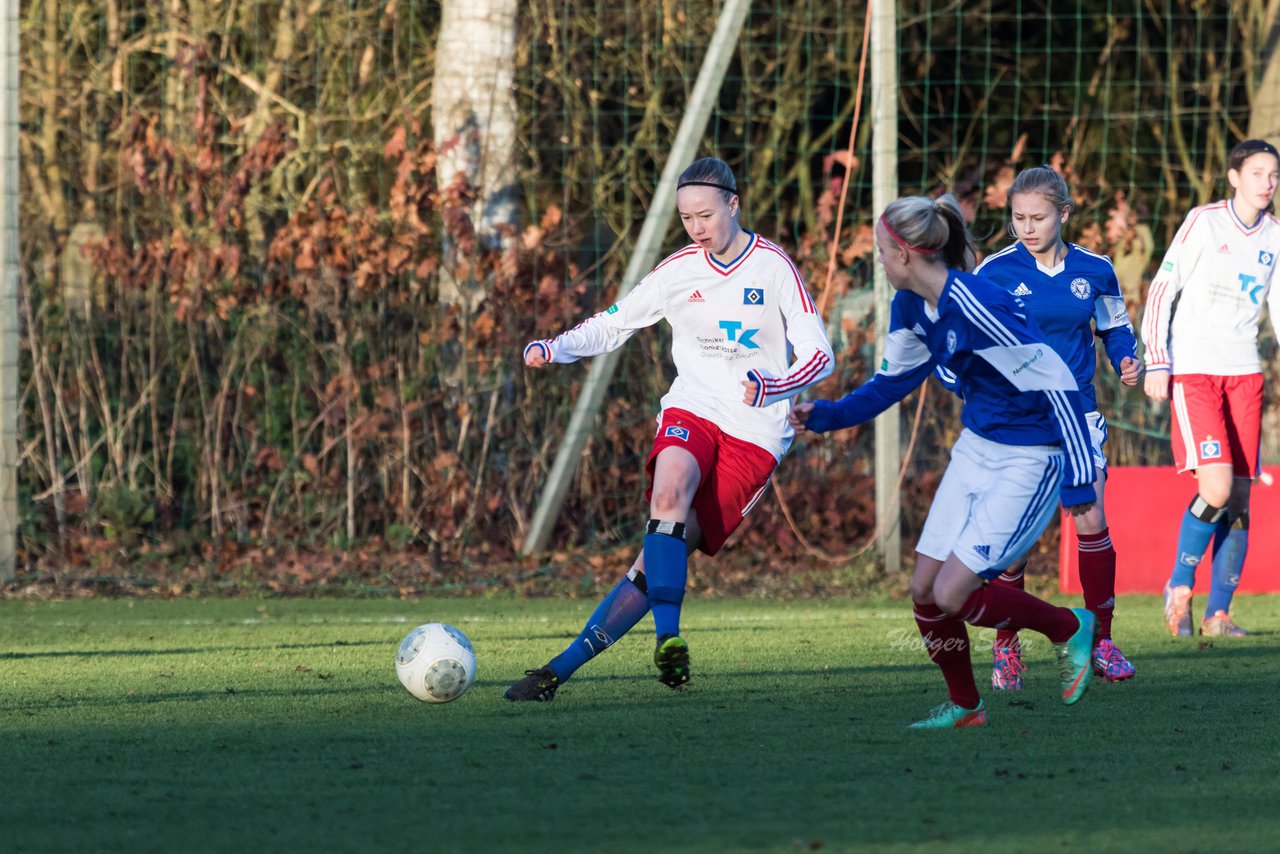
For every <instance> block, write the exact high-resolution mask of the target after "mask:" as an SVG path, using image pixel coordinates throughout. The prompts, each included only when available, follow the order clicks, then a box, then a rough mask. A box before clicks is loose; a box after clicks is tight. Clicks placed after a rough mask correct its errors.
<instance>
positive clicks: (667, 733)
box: [0, 597, 1280, 852]
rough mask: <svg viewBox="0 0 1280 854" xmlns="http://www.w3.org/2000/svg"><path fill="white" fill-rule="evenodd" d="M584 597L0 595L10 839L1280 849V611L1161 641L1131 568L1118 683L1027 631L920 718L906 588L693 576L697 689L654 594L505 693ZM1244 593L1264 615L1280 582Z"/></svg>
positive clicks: (938, 693)
mask: <svg viewBox="0 0 1280 854" xmlns="http://www.w3.org/2000/svg"><path fill="white" fill-rule="evenodd" d="M591 604H592V603H589V602H569V601H529V602H521V601H514V600H494V599H483V600H456V599H450V600H440V601H432V602H416V603H409V602H398V601H385V602H384V601H373V602H370V601H338V600H328V601H295V600H269V601H265V602H264V601H257V602H253V601H245V600H233V601H228V600H212V601H211V600H204V601H172V602H162V601H68V602H38V603H24V602H14V601H7V602H0V781H2V783H3V786H2V788H3V793H2V794H0V828H3V831H2V832H3V838H4V839H5V840H6V841H5V842H4V843H0V847H4V848H6V850H11V851H90V850H94V851H97V850H104V851H106V850H129V851H151V850H154V851H189V850H195V851H205V850H209V851H214V850H216V851H248V850H324V851H328V850H350V851H357V850H359V851H373V850H377V851H398V850H403V851H409V850H413V851H433V852H434V851H469V852H470V851H565V852H577V851H584V852H585V851H650V850H651V851H725V850H747V849H751V850H770V851H793V850H810V849H814V848H821V849H822V850H830V851H843V850H853V849H857V850H907V849H916V848H924V847H926V846H932V845H934V844H936V843H939V842H945V843H950V845H951V846H952V847H954V848H957V849H961V850H973V851H978V850H982V851H989V850H1010V851H1025V850H1037V849H1045V848H1053V849H1068V850H1089V851H1095V850H1116V851H1133V850H1149V849H1162V850H1167V851H1196V850H1201V851H1210V850H1212V851H1219V850H1267V849H1272V850H1274V849H1276V848H1280V810H1278V809H1277V808H1276V804H1275V780H1276V779H1277V778H1278V777H1280V738H1278V737H1277V734H1276V733H1277V730H1276V723H1277V715H1276V707H1277V702H1276V701H1277V694H1278V691H1280V687H1278V686H1280V654H1278V653H1280V649H1278V647H1280V634H1277V633H1276V632H1275V631H1274V630H1272V631H1270V632H1267V633H1260V634H1258V635H1255V636H1254V637H1250V638H1247V639H1243V640H1239V641H1228V640H1218V641H1215V642H1213V643H1207V642H1201V641H1200V640H1199V639H1181V640H1176V639H1173V638H1170V637H1168V636H1167V635H1165V634H1164V632H1163V630H1162V629H1161V628H1160V625H1159V624H1160V615H1159V606H1158V603H1157V602H1156V601H1155V600H1154V599H1153V598H1124V599H1122V600H1121V602H1120V607H1119V614H1120V617H1119V618H1118V621H1117V633H1116V637H1117V641H1118V642H1119V643H1120V644H1121V646H1122V648H1124V649H1125V651H1126V652H1127V653H1129V655H1130V657H1131V658H1132V659H1133V660H1134V661H1135V663H1136V665H1137V667H1138V677H1137V679H1135V680H1134V681H1133V682H1131V683H1127V684H1121V685H1107V684H1098V683H1095V684H1094V686H1093V687H1091V688H1090V691H1089V693H1088V695H1087V696H1086V697H1085V699H1084V700H1083V701H1082V702H1081V703H1079V704H1078V705H1076V706H1073V707H1070V708H1068V707H1064V706H1063V705H1062V704H1061V703H1060V702H1058V700H1057V699H1056V697H1057V695H1056V667H1055V666H1054V664H1053V663H1052V661H1051V650H1050V648H1049V646H1048V644H1047V643H1045V642H1044V641H1043V639H1040V638H1039V637H1038V636H1032V637H1031V638H1030V642H1029V647H1030V648H1029V649H1028V654H1027V657H1028V663H1029V668H1028V672H1027V689H1026V690H1025V691H1023V692H1022V694H1021V695H1019V696H1013V697H1010V696H1005V695H996V694H993V693H991V692H989V691H986V692H984V694H985V696H986V701H987V704H988V707H989V709H990V717H991V726H990V727H989V728H988V729H987V730H984V731H948V732H936V733H918V732H908V731H907V730H906V729H904V726H905V724H907V723H909V722H910V721H912V720H914V719H916V718H918V717H919V716H921V715H923V714H924V713H925V712H926V711H928V709H929V708H930V707H931V706H933V705H934V704H936V703H937V702H939V701H941V700H942V699H943V697H944V694H943V690H942V684H941V678H940V677H939V675H938V674H937V672H936V670H935V669H934V668H933V667H932V665H930V664H928V662H927V660H926V659H925V658H924V654H923V652H922V651H919V650H918V649H917V647H916V646H915V645H914V644H913V643H911V641H912V639H913V638H915V629H914V624H913V622H912V621H911V618H910V613H909V606H908V605H906V604H904V603H901V602H885V603H880V604H875V605H869V604H865V603H854V602H849V601H825V602H816V601H815V602H803V601H801V602H784V603H779V602H762V601H700V600H690V601H688V603H687V605H686V609H685V621H684V635H685V637H686V638H687V639H688V640H689V643H690V648H691V650H692V655H693V668H694V670H693V672H694V682H693V685H692V687H691V689H690V690H688V691H687V692H684V693H680V694H677V693H673V692H671V691H669V690H668V689H666V688H664V687H663V686H661V685H660V684H658V682H657V681H656V679H655V673H656V671H655V670H654V668H653V666H652V663H651V661H650V657H651V655H652V640H651V623H650V622H649V621H647V620H646V621H645V622H643V623H641V625H640V626H639V627H637V630H636V631H635V632H634V633H633V634H632V635H631V636H628V637H626V638H623V639H622V641H620V642H619V644H618V645H617V646H616V647H615V648H614V649H613V650H611V651H610V652H609V653H607V654H606V655H605V656H603V657H602V658H601V659H599V660H597V661H595V662H593V663H592V664H590V665H588V666H587V668H585V669H584V670H583V671H582V672H581V673H580V674H579V676H578V677H577V678H575V679H573V680H572V681H571V682H569V683H568V684H567V685H566V686H565V687H563V688H561V690H560V694H559V696H558V697H557V698H556V700H555V701H554V702H552V703H541V704H532V703H531V704H511V703H506V702H504V701H502V700H501V699H500V694H501V692H502V690H503V689H504V688H505V687H506V685H507V684H508V683H509V682H510V681H512V680H513V679H514V678H515V677H517V676H519V675H520V673H521V671H522V670H523V669H524V668H526V667H533V666H536V665H540V664H542V663H543V662H544V661H546V660H547V658H548V657H549V656H550V655H551V654H553V653H554V652H557V651H559V649H561V648H562V647H563V645H564V644H565V643H567V642H568V640H569V639H570V638H571V637H572V635H573V634H575V633H576V632H577V629H578V628H579V626H580V623H581V621H582V620H583V619H584V618H585V616H586V614H587V613H588V612H589V610H590V606H591ZM1236 610H1237V612H1238V615H1239V619H1240V621H1241V622H1242V623H1243V624H1244V625H1246V626H1248V627H1255V628H1258V629H1266V628H1267V627H1272V626H1277V625H1280V597H1270V598H1262V597H1241V600H1240V602H1239V603H1238V607H1237V609H1236ZM428 620H441V621H446V622H451V623H453V624H455V625H457V626H459V627H460V628H462V629H463V630H464V631H465V632H467V633H468V635H469V636H470V637H471V639H472V641H473V642H474V643H475V645H476V648H477V651H478V656H479V668H480V674H479V680H478V681H477V683H476V685H475V686H474V687H473V688H472V690H471V691H470V693H468V694H467V695H466V696H464V697H463V698H462V699H460V700H458V701H456V702H454V703H451V704H448V705H443V706H428V705H425V704H421V703H419V702H417V701H416V700H413V699H412V698H411V697H410V696H409V695H408V694H407V693H405V692H404V691H403V689H401V687H400V685H399V684H398V683H397V682H396V679H395V675H394V672H393V659H394V655H395V649H396V646H397V644H398V642H399V640H400V638H401V637H402V636H403V635H404V634H405V632H406V631H407V630H408V629H409V628H410V627H411V626H413V625H415V624H416V623H419V622H426V621H428ZM1037 641H1039V643H1037ZM987 649H988V646H987V645H986V644H980V645H979V651H978V652H977V653H976V654H975V659H976V661H977V663H978V665H979V666H978V677H979V680H980V682H979V684H980V685H982V684H984V683H985V680H986V678H987V673H988V671H987V669H986V668H987V666H988V665H989V661H990V659H989V656H988V653H987V652H986V650H987Z"/></svg>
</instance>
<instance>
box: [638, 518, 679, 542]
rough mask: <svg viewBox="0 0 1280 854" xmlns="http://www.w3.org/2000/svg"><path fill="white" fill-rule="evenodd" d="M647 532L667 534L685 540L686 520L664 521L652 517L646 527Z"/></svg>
mask: <svg viewBox="0 0 1280 854" xmlns="http://www.w3.org/2000/svg"><path fill="white" fill-rule="evenodd" d="M644 532H645V533H646V534H666V535H667V536H668V537H675V538H676V539H677V540H679V541H680V542H684V522H664V521H663V520H661V519H650V520H649V524H648V525H647V526H646V527H645V530H644Z"/></svg>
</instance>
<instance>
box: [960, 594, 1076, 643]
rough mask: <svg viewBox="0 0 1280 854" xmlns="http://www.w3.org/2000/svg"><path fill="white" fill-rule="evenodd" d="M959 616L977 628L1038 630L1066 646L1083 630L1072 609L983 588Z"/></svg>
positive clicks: (1029, 596) (966, 604)
mask: <svg viewBox="0 0 1280 854" xmlns="http://www.w3.org/2000/svg"><path fill="white" fill-rule="evenodd" d="M956 617H958V618H959V619H961V620H964V621H965V622H966V623H971V624H973V625H975V626H982V627H984V628H989V629H995V628H1002V629H1009V630H1010V631H1015V632H1016V631H1018V630H1019V629H1034V630H1035V631H1037V632H1040V634H1042V635H1045V636H1046V637H1048V638H1049V640H1050V641H1052V642H1053V643H1065V642H1066V641H1068V640H1070V639H1071V636H1072V635H1074V634H1075V633H1076V631H1077V630H1078V629H1079V628H1080V621H1079V620H1078V619H1076V615H1075V614H1073V613H1071V609H1070V608H1059V607H1058V606H1057V605H1050V604H1049V603H1048V602H1046V601H1044V600H1043V599H1037V598H1036V597H1034V596H1032V595H1031V594H1030V593H1027V592H1026V591H1025V590H1017V589H1014V588H1012V587H994V586H992V585H990V584H987V585H984V586H982V587H979V588H978V589H977V590H975V591H973V593H972V594H970V596H969V598H968V599H966V600H965V603H964V605H962V606H961V607H960V610H959V611H958V612H957V613H956Z"/></svg>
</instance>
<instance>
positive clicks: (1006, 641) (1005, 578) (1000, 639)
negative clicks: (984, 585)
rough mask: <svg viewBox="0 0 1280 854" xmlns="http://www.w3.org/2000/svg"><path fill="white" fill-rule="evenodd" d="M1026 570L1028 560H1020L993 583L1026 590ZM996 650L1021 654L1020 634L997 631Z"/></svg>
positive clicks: (1007, 630)
mask: <svg viewBox="0 0 1280 854" xmlns="http://www.w3.org/2000/svg"><path fill="white" fill-rule="evenodd" d="M1026 569H1027V562H1026V560H1020V561H1018V563H1017V564H1015V565H1014V566H1011V567H1009V568H1008V569H1006V570H1005V571H1004V572H1002V573H1000V574H999V575H997V576H996V577H995V578H993V579H992V580H991V583H992V584H993V585H996V586H998V587H1012V588H1013V589H1015V590H1025V589H1026V582H1025V572H1026ZM996 648H997V649H1011V650H1013V651H1015V652H1020V651H1021V650H1022V645H1021V644H1020V643H1019V642H1018V633H1017V632H1015V631H1010V630H1009V629H996Z"/></svg>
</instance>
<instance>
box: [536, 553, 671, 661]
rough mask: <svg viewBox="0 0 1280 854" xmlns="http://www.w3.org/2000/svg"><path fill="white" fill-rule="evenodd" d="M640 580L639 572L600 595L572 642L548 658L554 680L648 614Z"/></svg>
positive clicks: (628, 629) (647, 606) (608, 643)
mask: <svg viewBox="0 0 1280 854" xmlns="http://www.w3.org/2000/svg"><path fill="white" fill-rule="evenodd" d="M644 583H645V580H644V575H643V574H639V575H637V576H636V580H635V581H632V580H631V578H630V577H626V578H623V579H622V580H621V581H619V582H618V584H617V586H616V587H614V588H613V590H611V591H610V592H609V595H608V596H606V597H604V600H603V601H602V602H601V603H600V604H599V605H597V606H596V609H595V610H594V611H592V612H591V616H590V617H588V618H587V624H586V626H585V627H583V629H582V631H581V633H579V634H578V637H577V638H575V639H574V641H573V643H571V644H569V646H568V648H566V649H565V651H564V652H562V653H560V654H559V655H557V656H556V657H555V658H553V659H551V663H550V665H549V666H550V668H551V669H552V670H553V671H555V674H556V678H557V679H559V680H560V681H561V682H563V681H565V680H566V679H568V678H569V677H570V676H572V675H573V674H574V672H575V671H576V670H577V669H578V668H579V667H581V666H582V665H584V664H586V663H587V662H588V661H590V660H591V659H593V658H595V657H596V656H597V655H599V654H600V653H602V652H604V651H605V650H606V649H608V648H609V647H611V646H613V644H614V642H615V641H617V640H618V638H620V637H622V636H623V635H625V634H626V633H627V632H629V631H631V628H632V626H634V625H635V624H636V623H638V622H640V618H641V617H643V616H644V615H645V614H647V613H649V597H648V596H647V595H646V594H645V590H644Z"/></svg>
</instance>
